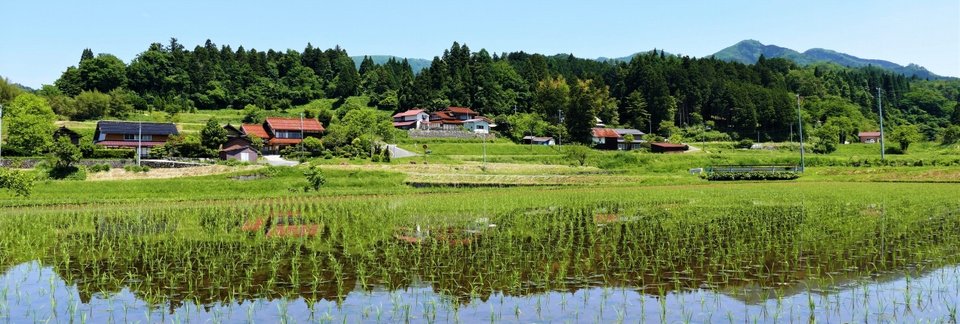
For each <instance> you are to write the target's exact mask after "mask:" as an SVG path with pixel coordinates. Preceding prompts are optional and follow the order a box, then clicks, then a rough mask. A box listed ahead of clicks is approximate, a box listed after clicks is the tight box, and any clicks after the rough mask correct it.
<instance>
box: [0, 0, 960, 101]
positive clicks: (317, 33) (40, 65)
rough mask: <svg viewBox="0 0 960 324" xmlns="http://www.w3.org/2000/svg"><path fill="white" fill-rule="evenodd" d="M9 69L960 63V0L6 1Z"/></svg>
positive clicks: (30, 73)
mask: <svg viewBox="0 0 960 324" xmlns="http://www.w3.org/2000/svg"><path fill="white" fill-rule="evenodd" d="M0 9H2V10H0V22H2V26H3V28H4V30H5V31H4V32H3V33H0V76H3V77H6V78H9V79H10V80H11V81H14V82H19V83H22V84H25V85H28V86H31V87H39V86H40V85H41V84H51V83H53V81H55V80H56V79H57V78H58V77H59V76H60V73H61V72H62V71H63V70H65V69H66V68H67V67H68V66H70V65H75V64H77V61H78V60H79V57H80V53H81V51H82V50H83V49H84V48H87V47H89V48H91V49H93V51H94V52H96V53H111V54H114V55H116V56H118V57H120V58H121V59H123V60H124V61H126V62H129V61H130V60H131V59H133V58H134V57H135V56H136V55H137V53H140V52H142V51H143V50H145V49H146V48H147V47H148V45H149V44H150V43H152V42H161V43H166V42H167V40H168V39H169V38H170V37H176V38H178V39H179V40H180V42H181V43H182V44H184V45H185V46H187V48H191V49H192V48H193V47H194V46H195V45H199V44H203V42H204V41H205V40H206V39H211V40H213V41H214V43H216V44H217V45H224V44H229V45H231V46H233V48H234V49H235V48H236V47H237V45H243V46H244V47H246V48H247V49H250V48H256V49H259V50H266V49H269V48H273V49H287V48H292V49H296V50H302V49H303V47H304V46H305V45H306V43H307V42H311V43H313V45H314V46H316V47H321V48H328V47H332V46H334V45H338V44H339V45H340V46H342V47H344V48H345V49H346V50H347V51H348V52H349V53H350V54H351V55H363V54H392V55H398V56H406V57H418V58H427V59H429V58H432V57H433V56H436V55H440V54H441V53H442V52H443V50H444V49H446V48H449V47H450V45H451V44H452V43H453V42H454V41H458V42H460V43H466V44H467V45H469V46H470V48H471V50H474V51H476V50H479V49H480V48H486V49H487V50H488V51H490V52H509V51H518V50H524V51H526V52H534V53H544V54H556V53H573V54H574V55H576V56H579V57H589V58H595V57H599V56H606V57H618V56H625V55H628V54H631V53H634V52H638V51H646V50H650V49H652V48H658V49H665V50H667V51H668V52H672V53H681V54H687V55H692V56H706V55H710V54H712V53H714V52H716V51H718V50H720V49H722V48H724V47H727V46H730V45H732V44H734V43H736V42H738V41H740V40H744V39H756V40H759V41H761V42H763V43H764V44H775V45H779V46H784V47H788V48H792V49H796V50H800V51H804V50H807V49H809V48H813V47H821V48H828V49H833V50H837V51H840V52H844V53H848V54H852V55H855V56H859V57H863V58H877V59H885V60H889V61H892V62H895V63H898V64H902V65H906V64H907V63H916V64H920V65H923V66H925V67H927V68H928V69H930V70H931V71H933V72H934V73H937V74H941V75H950V76H960V1H957V0H930V1H861V0H856V1H846V0H845V1H839V0H832V1H780V0H768V1H738V0H728V1H682V0H678V1H656V2H650V1H562V0H554V1H540V0H529V1H521V0H514V1H502V0H490V1H450V0H447V1H440V0H430V1H417V2H412V1H397V0H393V1H369V0H355V1H335V2H333V1H279V0H278V1H270V2H267V1H201V0H190V1H186V0H165V1H132V0H130V1H67V0H62V1H52V0H30V1H26V0H19V1H17V0H11V1H6V2H5V3H3V4H2V5H0Z"/></svg>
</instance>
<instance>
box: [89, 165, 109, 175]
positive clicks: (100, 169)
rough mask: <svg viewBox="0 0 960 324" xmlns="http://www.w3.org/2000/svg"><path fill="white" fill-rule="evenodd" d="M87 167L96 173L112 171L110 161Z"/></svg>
mask: <svg viewBox="0 0 960 324" xmlns="http://www.w3.org/2000/svg"><path fill="white" fill-rule="evenodd" d="M87 169H88V170H89V171H90V172H94V173H97V172H107V171H110V164H108V163H101V164H94V165H91V166H90V167H89V168H87Z"/></svg>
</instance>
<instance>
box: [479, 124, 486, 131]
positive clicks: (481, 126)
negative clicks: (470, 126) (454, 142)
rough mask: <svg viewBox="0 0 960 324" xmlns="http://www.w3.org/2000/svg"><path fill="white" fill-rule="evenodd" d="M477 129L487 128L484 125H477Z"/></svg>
mask: <svg viewBox="0 0 960 324" xmlns="http://www.w3.org/2000/svg"><path fill="white" fill-rule="evenodd" d="M477 129H479V130H484V129H485V128H484V127H483V125H477Z"/></svg>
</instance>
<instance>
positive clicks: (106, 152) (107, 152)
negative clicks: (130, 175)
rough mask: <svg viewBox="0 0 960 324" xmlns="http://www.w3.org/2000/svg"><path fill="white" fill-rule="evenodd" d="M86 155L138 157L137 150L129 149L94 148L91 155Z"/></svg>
mask: <svg viewBox="0 0 960 324" xmlns="http://www.w3.org/2000/svg"><path fill="white" fill-rule="evenodd" d="M84 157H86V158H91V159H133V158H135V157H136V152H135V151H134V150H128V149H105V148H94V149H93V150H92V151H91V153H90V156H84Z"/></svg>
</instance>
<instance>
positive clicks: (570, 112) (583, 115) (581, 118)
mask: <svg viewBox="0 0 960 324" xmlns="http://www.w3.org/2000/svg"><path fill="white" fill-rule="evenodd" d="M603 92H604V90H603V89H598V88H596V87H595V86H594V82H593V80H577V84H576V86H574V87H573V89H571V91H570V105H569V108H567V114H566V116H565V117H564V118H565V119H564V124H565V125H566V126H567V133H568V134H570V139H571V140H572V141H575V142H578V143H589V142H590V141H591V138H592V133H591V128H593V126H594V125H596V112H597V111H599V110H601V109H602V108H601V107H602V106H603V105H605V104H606V103H605V102H604V101H605V99H606V98H607V97H606V96H604V94H603Z"/></svg>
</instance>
